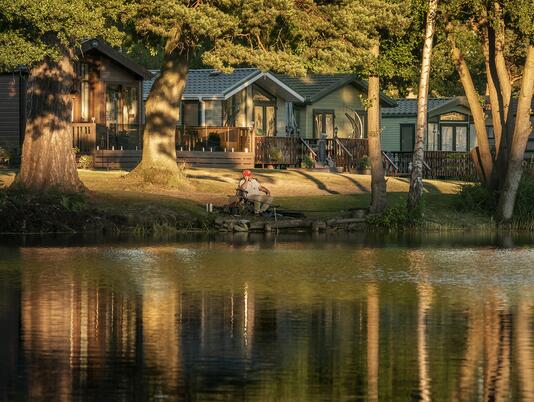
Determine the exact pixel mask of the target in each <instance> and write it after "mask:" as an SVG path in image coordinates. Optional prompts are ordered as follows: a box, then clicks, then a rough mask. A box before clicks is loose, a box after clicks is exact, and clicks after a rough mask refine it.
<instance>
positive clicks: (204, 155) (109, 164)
mask: <svg viewBox="0 0 534 402" xmlns="http://www.w3.org/2000/svg"><path fill="white" fill-rule="evenodd" d="M141 152H142V151H136V150H102V149H101V150H97V151H95V152H94V154H93V163H94V167H95V168H97V169H127V170H129V169H133V168H134V167H135V166H136V165H137V164H138V163H139V161H140V160H141ZM176 161H177V162H178V163H180V162H183V163H187V164H188V165H189V166H192V167H222V168H234V169H250V168H253V167H254V154H253V153H251V152H202V151H182V152H181V151H177V152H176Z"/></svg>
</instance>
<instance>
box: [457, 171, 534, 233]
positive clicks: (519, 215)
mask: <svg viewBox="0 0 534 402" xmlns="http://www.w3.org/2000/svg"><path fill="white" fill-rule="evenodd" d="M532 205H534V175H532V174H530V173H525V174H523V177H522V178H521V181H520V183H519V189H518V192H517V199H516V202H515V208H514V221H515V222H523V223H527V222H530V223H529V224H532V223H534V208H532ZM457 208H458V209H459V210H460V211H465V212H476V213H481V214H484V215H488V216H491V215H493V214H494V213H495V210H496V208H497V195H496V194H495V193H494V192H493V191H491V190H489V189H487V188H485V187H484V186H483V185H481V184H470V185H465V186H463V187H462V190H461V191H460V193H459V194H458V199H457Z"/></svg>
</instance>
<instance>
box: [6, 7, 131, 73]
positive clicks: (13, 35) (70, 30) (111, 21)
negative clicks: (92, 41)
mask: <svg viewBox="0 0 534 402" xmlns="http://www.w3.org/2000/svg"><path fill="white" fill-rule="evenodd" d="M124 15H126V14H125V9H124V7H123V4H122V0H105V1H103V0H91V1H87V0H72V1H65V0H17V1H12V0H0V70H4V71H5V70H11V69H14V68H16V67H18V66H21V65H25V66H30V67H31V66H33V65H35V64H36V63H39V62H41V61H42V60H44V59H45V58H46V57H51V58H53V59H59V58H60V57H61V54H62V50H61V49H62V48H73V47H76V46H77V45H78V44H79V43H80V42H81V41H82V40H83V39H86V38H92V37H102V38H104V39H106V40H107V41H108V42H110V43H111V44H113V45H118V44H120V40H121V36H122V35H121V33H120V30H119V27H118V25H117V24H118V22H120V21H119V19H120V18H121V16H124Z"/></svg>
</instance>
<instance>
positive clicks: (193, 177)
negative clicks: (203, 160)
mask: <svg viewBox="0 0 534 402" xmlns="http://www.w3.org/2000/svg"><path fill="white" fill-rule="evenodd" d="M187 178H188V179H195V180H213V181H218V182H221V183H228V180H224V179H221V178H218V177H215V176H209V175H202V174H198V175H194V174H188V175H187ZM238 181H239V180H236V183H237V182H238Z"/></svg>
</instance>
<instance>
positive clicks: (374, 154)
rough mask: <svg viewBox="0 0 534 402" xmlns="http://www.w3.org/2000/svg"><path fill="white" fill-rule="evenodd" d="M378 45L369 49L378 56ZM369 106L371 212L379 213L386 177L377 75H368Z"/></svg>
mask: <svg viewBox="0 0 534 402" xmlns="http://www.w3.org/2000/svg"><path fill="white" fill-rule="evenodd" d="M379 52H380V49H379V45H378V44H376V45H375V46H373V48H372V49H371V53H372V54H373V55H374V56H375V57H378V56H379ZM367 98H368V99H367V100H368V102H369V108H368V109H367V121H368V123H367V127H368V135H367V141H368V145H369V162H370V165H371V207H370V211H371V213H381V212H383V211H384V210H385V209H386V208H387V192H386V179H385V178H384V165H383V163H382V146H381V145H380V78H379V77H378V75H370V76H369V88H368V94H367Z"/></svg>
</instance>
